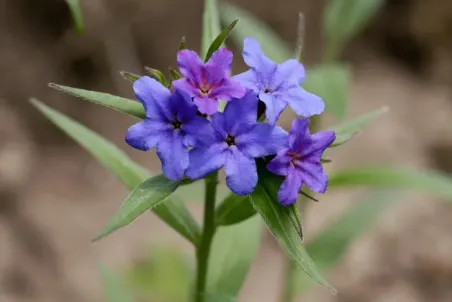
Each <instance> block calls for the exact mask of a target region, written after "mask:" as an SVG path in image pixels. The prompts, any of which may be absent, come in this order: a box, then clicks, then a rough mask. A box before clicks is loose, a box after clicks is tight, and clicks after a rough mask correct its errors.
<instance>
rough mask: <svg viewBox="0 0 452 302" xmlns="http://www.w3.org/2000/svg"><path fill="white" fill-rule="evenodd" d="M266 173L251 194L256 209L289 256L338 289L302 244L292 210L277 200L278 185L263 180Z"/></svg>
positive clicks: (322, 283)
mask: <svg viewBox="0 0 452 302" xmlns="http://www.w3.org/2000/svg"><path fill="white" fill-rule="evenodd" d="M265 177H266V174H264V173H262V172H261V173H260V174H259V183H258V184H257V186H256V188H255V190H254V192H253V193H252V194H251V196H250V200H251V202H252V204H253V206H254V208H255V209H256V211H257V212H258V213H259V214H260V215H261V216H262V218H263V219H264V221H265V223H266V224H267V227H268V228H269V230H270V232H271V233H272V234H273V235H274V236H275V238H276V239H277V240H278V242H279V244H280V245H281V247H282V248H283V250H284V251H285V252H286V254H287V256H288V257H289V258H290V259H291V260H292V261H294V263H295V264H296V265H297V266H298V267H299V268H300V269H302V270H303V271H304V272H305V273H306V275H308V276H309V277H311V278H312V279H313V280H314V281H316V282H318V283H319V284H321V285H323V286H324V287H326V288H327V289H329V290H330V291H331V292H333V293H336V290H335V289H334V288H333V287H332V286H331V285H330V284H329V283H328V282H327V281H326V280H325V279H324V278H323V277H322V275H321V274H320V273H319V271H318V270H317V268H316V267H315V264H314V262H313V261H312V260H311V258H310V257H309V255H308V253H307V252H306V250H305V249H304V247H303V245H302V244H301V240H300V235H299V230H297V228H296V227H294V223H293V221H292V219H291V218H290V217H291V215H293V213H292V210H291V209H290V208H288V207H284V206H282V205H281V204H280V203H279V202H278V200H277V192H278V191H277V190H276V189H275V187H276V186H272V187H268V186H267V185H266V184H267V183H264V182H263V179H264V178H265Z"/></svg>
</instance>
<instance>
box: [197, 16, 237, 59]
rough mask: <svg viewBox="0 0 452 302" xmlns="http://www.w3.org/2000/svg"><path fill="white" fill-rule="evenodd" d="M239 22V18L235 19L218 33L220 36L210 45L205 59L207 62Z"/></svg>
mask: <svg viewBox="0 0 452 302" xmlns="http://www.w3.org/2000/svg"><path fill="white" fill-rule="evenodd" d="M237 22H239V19H235V20H234V21H233V22H232V23H231V24H229V25H228V26H226V28H225V29H223V31H222V32H221V33H220V34H219V35H218V37H216V38H215V40H214V41H213V42H212V44H211V45H210V47H209V50H208V51H207V54H206V57H205V59H204V61H205V62H207V61H208V60H209V59H210V57H211V56H212V54H213V53H214V52H215V51H217V50H218V48H220V47H221V46H222V45H223V43H224V41H225V40H226V39H227V38H228V37H229V34H230V33H231V31H232V30H233V29H234V27H235V25H236V24H237Z"/></svg>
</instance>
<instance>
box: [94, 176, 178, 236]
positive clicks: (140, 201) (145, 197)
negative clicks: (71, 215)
mask: <svg viewBox="0 0 452 302" xmlns="http://www.w3.org/2000/svg"><path fill="white" fill-rule="evenodd" d="M177 187H179V182H178V181H171V180H168V179H167V178H166V177H165V176H163V175H159V176H154V177H151V178H149V179H148V180H146V181H144V182H143V183H142V184H140V185H139V186H138V187H136V188H135V189H133V191H132V192H131V193H130V195H129V196H128V197H127V198H126V200H125V201H124V203H123V204H122V205H121V207H120V208H119V210H118V211H117V212H116V214H115V215H114V216H113V217H112V218H111V219H110V221H109V222H108V223H107V226H106V227H105V228H103V229H102V231H101V232H100V233H99V234H98V235H97V236H96V237H95V238H94V239H93V241H97V240H99V239H101V238H103V237H105V236H107V235H109V234H111V233H113V232H114V231H116V230H118V229H119V228H122V227H124V226H126V225H128V224H130V223H132V222H133V221H134V220H135V219H137V218H138V216H140V215H141V214H143V213H144V212H146V211H151V210H153V209H154V208H155V207H156V206H158V205H159V204H160V203H162V202H164V201H165V200H166V199H167V198H168V197H169V196H170V195H171V194H173V193H174V191H176V189H177Z"/></svg>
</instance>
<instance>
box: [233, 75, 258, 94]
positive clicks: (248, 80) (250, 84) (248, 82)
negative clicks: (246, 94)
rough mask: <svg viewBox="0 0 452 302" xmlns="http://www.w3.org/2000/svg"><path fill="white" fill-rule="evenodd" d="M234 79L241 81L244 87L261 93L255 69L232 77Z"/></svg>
mask: <svg viewBox="0 0 452 302" xmlns="http://www.w3.org/2000/svg"><path fill="white" fill-rule="evenodd" d="M232 80H234V81H237V82H239V83H240V84H241V85H242V86H243V87H246V88H248V89H251V90H253V91H254V92H255V93H259V87H258V83H257V78H256V74H255V72H254V70H252V69H251V70H248V71H245V72H242V73H240V74H238V75H235V76H233V77H232Z"/></svg>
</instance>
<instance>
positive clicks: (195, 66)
mask: <svg viewBox="0 0 452 302" xmlns="http://www.w3.org/2000/svg"><path fill="white" fill-rule="evenodd" d="M177 64H178V65H179V70H180V72H181V73H182V74H183V75H184V76H185V77H187V78H188V79H190V80H192V81H193V82H194V83H195V84H196V85H197V86H199V84H201V83H202V75H203V68H204V62H203V61H202V60H201V58H200V57H199V56H198V54H197V53H196V52H195V51H193V50H189V49H184V50H181V51H179V52H178V53H177Z"/></svg>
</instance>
